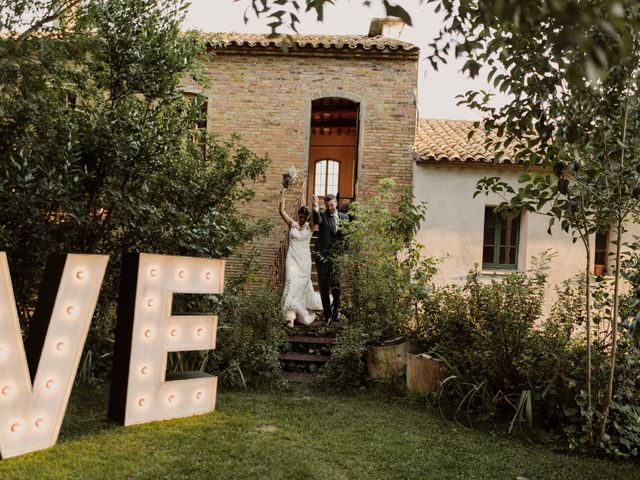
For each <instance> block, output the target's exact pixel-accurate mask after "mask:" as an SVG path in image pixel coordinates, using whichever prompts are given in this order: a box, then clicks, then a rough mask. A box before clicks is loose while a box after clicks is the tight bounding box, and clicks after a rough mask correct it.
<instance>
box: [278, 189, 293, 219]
mask: <svg viewBox="0 0 640 480" xmlns="http://www.w3.org/2000/svg"><path fill="white" fill-rule="evenodd" d="M286 194H287V190H286V189H284V188H283V189H282V190H280V216H281V217H282V220H284V223H286V224H287V225H288V226H291V225H293V220H291V217H290V216H289V215H287V212H285V211H284V197H285V195H286Z"/></svg>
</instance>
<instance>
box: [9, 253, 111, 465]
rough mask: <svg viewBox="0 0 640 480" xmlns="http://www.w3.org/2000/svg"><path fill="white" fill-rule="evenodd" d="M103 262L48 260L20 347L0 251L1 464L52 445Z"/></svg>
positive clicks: (68, 258)
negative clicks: (5, 460) (24, 337)
mask: <svg viewBox="0 0 640 480" xmlns="http://www.w3.org/2000/svg"><path fill="white" fill-rule="evenodd" d="M108 260H109V257H108V256H107V255H57V256H55V257H52V258H51V260H50V261H49V262H48V263H47V268H46V269H45V274H44V278H43V281H42V286H41V289H40V292H39V295H38V301H37V304H36V309H35V311H34V314H33V318H32V320H31V324H30V325H29V331H28V335H27V340H26V342H25V343H24V344H23V342H22V334H21V332H20V323H19V321H18V312H17V309H16V303H15V299H14V295H13V287H12V285H11V277H10V275H9V267H8V264H7V256H6V254H5V253H4V252H0V455H1V456H2V458H8V457H14V456H16V455H22V454H24V453H28V452H33V451H35V450H42V449H44V448H48V447H51V446H53V445H54V444H55V443H56V440H57V439H58V433H59V432H60V425H61V424H62V419H63V417H64V413H65V410H66V408H67V402H68V400H69V394H70V393H71V387H72V385H73V380H74V379H75V375H76V371H77V369H78V364H79V363H80V356H81V355H82V349H83V348H84V343H85V340H86V338H87V332H88V331H89V325H90V324H91V318H92V317H93V311H94V310H95V306H96V302H97V299H98V293H99V292H100V287H101V285H102V279H103V277H104V272H105V270H106V268H107V262H108Z"/></svg>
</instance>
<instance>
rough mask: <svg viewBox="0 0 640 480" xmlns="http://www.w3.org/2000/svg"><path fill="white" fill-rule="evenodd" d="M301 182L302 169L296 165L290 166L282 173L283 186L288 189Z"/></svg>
mask: <svg viewBox="0 0 640 480" xmlns="http://www.w3.org/2000/svg"><path fill="white" fill-rule="evenodd" d="M299 182H300V171H299V170H298V169H297V168H296V167H290V168H288V169H287V171H286V172H284V173H283V174H282V186H283V187H284V188H285V189H287V190H288V189H289V188H291V187H292V186H293V185H295V184H297V183H299Z"/></svg>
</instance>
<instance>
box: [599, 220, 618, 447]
mask: <svg viewBox="0 0 640 480" xmlns="http://www.w3.org/2000/svg"><path fill="white" fill-rule="evenodd" d="M621 249H622V222H620V221H618V225H617V232H616V271H615V275H614V280H613V312H612V314H611V354H610V355H611V362H610V366H609V379H608V381H607V394H606V396H605V399H604V404H603V406H602V422H601V423H600V431H599V432H598V436H599V438H600V440H602V439H603V438H604V434H605V431H606V429H607V419H608V417H609V405H610V404H611V400H612V398H613V377H614V376H615V370H616V355H617V353H618V303H619V297H620V253H621Z"/></svg>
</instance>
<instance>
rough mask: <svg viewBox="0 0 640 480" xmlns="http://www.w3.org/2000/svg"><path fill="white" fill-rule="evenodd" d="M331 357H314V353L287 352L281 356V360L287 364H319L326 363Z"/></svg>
mask: <svg viewBox="0 0 640 480" xmlns="http://www.w3.org/2000/svg"><path fill="white" fill-rule="evenodd" d="M329 358H330V355H314V354H312V353H297V352H287V353H281V354H280V360H283V361H285V362H318V363H326V362H328V361H329Z"/></svg>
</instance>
